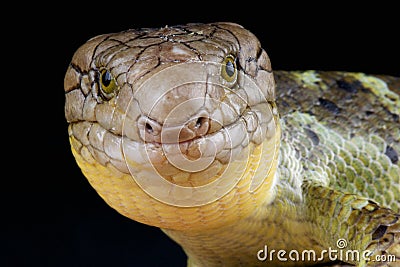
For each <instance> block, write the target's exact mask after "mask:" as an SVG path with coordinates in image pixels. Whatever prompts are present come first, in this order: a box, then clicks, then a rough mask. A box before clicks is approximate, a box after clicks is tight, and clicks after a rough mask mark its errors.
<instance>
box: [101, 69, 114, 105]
mask: <svg viewBox="0 0 400 267" xmlns="http://www.w3.org/2000/svg"><path fill="white" fill-rule="evenodd" d="M100 89H101V91H102V92H103V94H104V95H105V96H106V97H107V98H108V97H112V95H113V93H114V91H115V90H116V89H117V83H116V82H115V79H114V77H113V76H112V75H111V73H110V72H109V71H108V70H106V69H103V70H102V71H101V72H100Z"/></svg>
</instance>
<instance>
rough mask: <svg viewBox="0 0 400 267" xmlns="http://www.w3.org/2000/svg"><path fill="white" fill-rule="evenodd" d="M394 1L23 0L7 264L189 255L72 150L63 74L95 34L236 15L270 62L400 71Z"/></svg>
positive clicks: (11, 29)
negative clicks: (109, 191) (96, 184)
mask: <svg viewBox="0 0 400 267" xmlns="http://www.w3.org/2000/svg"><path fill="white" fill-rule="evenodd" d="M217 4H218V5H221V7H219V8H216V7H215V5H217ZM247 6H248V7H247ZM395 10H396V8H395V7H394V6H390V5H389V6H388V5H383V4H382V5H379V4H378V5H377V4H376V3H375V4H374V6H368V5H367V4H360V5H359V6H354V7H350V6H348V5H346V4H340V3H338V2H335V3H333V2H325V1H324V2H322V4H320V5H315V4H314V5H306V4H304V3H302V4H301V5H299V6H294V5H293V4H290V3H284V2H281V3H280V4H278V3H271V2H265V4H263V5H261V4H260V3H253V2H250V1H245V2H239V3H237V2H229V1H223V2H217V1H214V2H212V3H208V2H204V1H191V2H186V3H178V2H174V3H173V2H168V3H167V2H163V3H161V4H160V3H155V2H150V1H148V3H141V4H137V3H134V2H131V3H129V4H122V3H117V2H115V1H114V2H106V3H100V2H97V3H92V4H89V3H87V4H85V5H83V4H82V3H78V2H60V3H58V4H51V3H49V4H47V5H46V6H40V5H38V4H35V5H32V6H27V5H24V6H21V7H16V8H15V10H14V11H15V16H14V15H13V14H12V15H11V16H12V17H13V18H12V20H9V21H7V22H5V23H4V24H3V27H4V29H5V31H4V32H3V39H2V43H3V45H5V46H6V47H7V48H8V50H5V49H3V51H5V52H3V75H2V78H3V79H2V80H3V82H2V88H3V90H2V92H3V94H2V97H3V99H2V100H3V101H2V103H3V105H2V107H3V109H4V111H3V130H2V135H3V138H2V141H3V147H4V149H3V155H4V158H5V159H6V160H5V161H3V164H2V167H3V168H2V169H3V172H2V177H3V178H2V179H3V183H2V187H1V188H2V194H1V201H2V214H3V216H2V227H1V230H0V231H1V232H0V234H1V240H2V242H1V243H2V246H3V249H1V250H0V255H1V257H0V265H1V266H120V267H125V266H185V264H186V259H185V255H184V253H183V251H182V250H181V249H180V248H179V246H177V245H176V244H175V243H173V242H172V241H171V240H170V239H168V238H167V237H166V236H165V235H164V234H163V233H162V232H161V231H160V230H159V229H157V228H154V227H150V226H146V225H142V224H139V223H136V222H134V221H131V220H129V219H127V218H125V217H123V216H122V215H120V214H118V213H117V212H116V211H114V210H113V209H112V208H110V207H109V206H107V205H106V204H105V202H104V201H103V200H102V199H101V198H100V197H99V196H98V195H97V193H96V192H95V191H94V189H92V188H91V187H90V185H89V184H88V182H87V181H86V179H85V178H84V176H83V175H82V174H81V172H80V170H79V168H78V167H77V165H76V163H75V161H74V159H73V157H72V154H71V152H70V148H69V143H68V135H67V123H66V121H65V118H64V106H63V105H64V91H63V79H64V74H65V71H66V69H67V67H68V64H69V62H70V60H71V57H72V55H73V53H74V51H75V50H76V49H77V48H78V47H79V46H80V45H81V44H83V43H84V42H85V41H86V40H88V39H89V38H91V37H93V36H95V35H98V34H102V33H109V32H115V31H121V30H126V29H128V28H139V27H162V26H165V25H174V24H183V23H187V22H216V21H232V22H236V23H239V24H242V25H243V26H244V27H245V28H247V29H249V30H251V31H252V32H253V33H254V34H255V35H257V36H258V37H259V39H260V41H261V43H262V46H263V47H264V48H265V50H266V51H267V53H268V55H269V56H270V58H271V61H272V67H273V69H285V70H306V69H321V70H341V71H357V72H366V73H371V74H374V73H375V74H389V75H394V76H400V64H399V60H400V56H399V55H400V52H399V48H400V45H399V40H398V37H399V36H398V34H399V30H398V29H399V26H400V25H399V22H398V16H397V15H398V14H395ZM5 13H7V12H5ZM4 70H5V71H4ZM4 107H5V108H4ZM262 245H263V244H261V245H260V246H262Z"/></svg>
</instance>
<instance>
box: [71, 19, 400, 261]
mask: <svg viewBox="0 0 400 267" xmlns="http://www.w3.org/2000/svg"><path fill="white" fill-rule="evenodd" d="M231 59H233V60H232V61H230V60H231ZM233 62H234V63H233ZM107 71H109V72H107ZM65 92H66V104H65V111H66V118H67V120H68V122H69V123H70V125H69V128H68V130H69V136H70V142H71V147H72V152H73V154H74V156H75V159H76V161H77V163H78V165H79V167H80V168H81V170H82V172H83V173H84V175H85V176H86V177H87V179H88V181H89V182H90V184H91V185H92V186H93V187H94V188H95V189H96V190H97V192H98V193H99V195H100V196H101V197H102V198H103V199H104V200H105V201H106V202H107V203H108V204H109V205H110V206H111V207H113V208H114V209H116V210H117V211H118V212H120V213H121V214H123V215H124V216H127V217H129V218H131V219H133V220H136V221H139V222H142V223H145V224H149V225H153V226H157V227H160V228H161V229H162V230H163V231H164V232H165V233H166V234H167V235H168V236H170V237H171V238H172V239H173V240H175V241H176V242H177V243H179V244H180V245H181V246H182V248H183V249H184V251H185V252H186V254H187V256H188V265H189V266H304V265H315V264H321V263H326V264H328V263H329V262H331V261H332V260H335V259H337V260H342V261H343V262H347V263H348V264H355V265H357V266H367V265H368V266H375V265H377V266H398V265H399V262H400V215H399V212H400V161H399V153H400V119H399V117H400V96H399V95H400V79H399V78H397V77H391V76H385V75H378V76H371V75H366V74H363V73H348V72H319V71H303V72H301V71H292V72H287V71H274V72H272V69H271V64H270V62H269V59H268V56H267V54H266V52H265V51H264V50H263V49H262V48H261V46H260V43H259V42H258V40H257V38H256V37H255V36H254V35H252V34H251V33H250V32H248V31H247V30H245V29H244V28H242V27H241V26H239V25H236V24H229V23H214V24H191V25H180V26H176V27H165V28H160V29H141V30H133V31H127V32H122V33H116V34H110V35H102V36H98V37H96V38H93V39H91V40H90V41H88V42H87V43H86V44H84V45H83V46H82V47H81V48H79V49H78V51H77V52H76V53H75V55H74V57H73V59H72V61H71V64H70V66H69V68H68V71H67V74H66V76H65ZM198 100H200V101H198ZM181 155H182V156H183V157H181ZM160 177H161V178H162V179H159V178H160ZM224 179H225V180H224ZM166 181H168V182H166ZM208 185H211V186H210V187H207V186H208ZM339 241H340V242H339ZM343 242H345V243H346V244H344V245H343ZM329 249H333V250H337V251H340V253H341V254H339V253H337V254H333V255H332V254H331V255H329V254H328V253H327V252H326V251H324V250H329ZM272 250H274V251H275V252H272ZM279 250H284V251H286V254H285V255H282V254H279V253H278V251H279ZM292 250H293V251H294V250H296V251H297V252H299V254H300V256H301V254H302V252H304V251H306V252H307V253H308V252H309V251H311V250H312V251H314V252H315V255H316V259H313V258H309V259H308V260H302V259H301V258H300V259H298V260H292V259H291V257H293V256H296V255H295V254H289V252H290V251H292ZM367 250H368V251H370V252H371V253H372V255H371V256H370V257H369V261H367V260H366V259H364V258H362V257H361V256H360V258H359V259H355V258H353V257H351V256H348V257H345V254H346V253H354V251H356V252H358V253H362V252H364V251H367ZM278 254H279V257H278ZM257 255H258V258H257ZM307 255H308V254H306V256H307ZM321 255H322V256H323V257H321ZM377 255H385V256H386V257H389V258H388V259H389V261H386V262H382V261H378V260H379V259H378V258H376V257H377ZM329 256H331V257H329ZM263 257H264V260H260V259H259V258H263ZM282 257H283V258H286V259H287V260H286V261H282V260H281V259H280V258H282ZM320 257H321V258H320ZM335 257H336V258H335ZM378 257H379V256H378ZM306 259H307V258H306Z"/></svg>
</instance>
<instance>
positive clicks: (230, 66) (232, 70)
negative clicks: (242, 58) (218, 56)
mask: <svg viewBox="0 0 400 267" xmlns="http://www.w3.org/2000/svg"><path fill="white" fill-rule="evenodd" d="M225 71H226V74H228V76H229V77H232V76H233V74H235V66H234V65H233V62H232V61H228V62H227V63H226V67H225Z"/></svg>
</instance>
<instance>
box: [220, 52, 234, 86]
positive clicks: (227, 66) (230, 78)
mask: <svg viewBox="0 0 400 267" xmlns="http://www.w3.org/2000/svg"><path fill="white" fill-rule="evenodd" d="M221 75H222V77H223V78H224V79H225V80H226V81H227V82H229V83H231V82H234V81H235V80H236V76H237V69H236V61H235V58H234V57H233V56H232V55H228V56H227V57H226V58H225V59H224V61H223V62H222V69H221Z"/></svg>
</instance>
